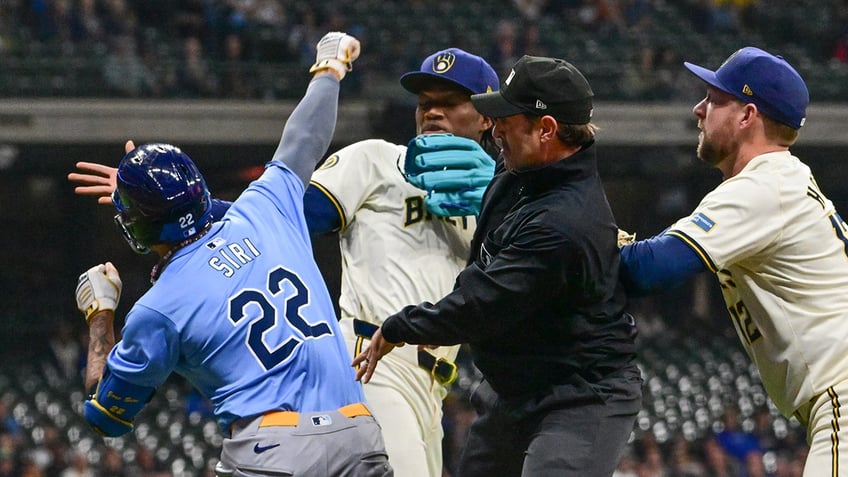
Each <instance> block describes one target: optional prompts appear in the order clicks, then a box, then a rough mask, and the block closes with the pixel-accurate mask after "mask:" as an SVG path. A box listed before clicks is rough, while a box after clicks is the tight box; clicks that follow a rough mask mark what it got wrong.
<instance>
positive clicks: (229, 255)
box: [205, 237, 262, 278]
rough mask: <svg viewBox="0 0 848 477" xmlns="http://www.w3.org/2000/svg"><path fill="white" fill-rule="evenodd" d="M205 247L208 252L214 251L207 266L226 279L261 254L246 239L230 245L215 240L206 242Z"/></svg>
mask: <svg viewBox="0 0 848 477" xmlns="http://www.w3.org/2000/svg"><path fill="white" fill-rule="evenodd" d="M205 246H206V248H208V249H210V250H216V254H215V256H213V257H212V258H210V259H209V262H207V263H208V264H209V266H210V267H212V268H214V269H215V270H218V271H219V272H222V273H223V274H224V276H225V277H228V278H229V277H231V276H233V274H235V272H236V270H238V269H240V268H241V267H242V266H244V265H246V264H248V263H250V262H252V261H253V260H254V259H255V258H256V257H258V256H259V255H261V254H262V252H260V251H259V249H258V248H256V246H255V245H253V242H251V241H250V239H249V238H247V237H245V238H243V239H241V241H239V242H230V243H227V242H226V241H225V240H224V239H222V238H216V239H214V240H211V241H209V242H207V243H206V244H205Z"/></svg>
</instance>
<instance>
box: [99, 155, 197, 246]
mask: <svg viewBox="0 0 848 477" xmlns="http://www.w3.org/2000/svg"><path fill="white" fill-rule="evenodd" d="M117 179H118V180H117V182H118V186H117V188H116V189H115V192H114V193H113V194H112V203H113V204H114V205H115V209H116V210H117V211H118V215H117V216H116V217H115V222H116V223H117V224H118V227H119V228H120V229H121V232H122V233H123V234H124V237H125V238H126V239H127V241H128V242H129V244H130V246H131V247H132V248H133V250H135V251H136V252H139V253H146V252H148V251H149V249H150V246H151V245H154V244H159V243H163V244H174V243H180V242H182V241H184V240H187V239H189V238H191V237H193V236H194V235H196V234H197V233H200V232H201V231H202V230H204V229H205V228H206V226H207V225H208V224H209V223H210V222H211V221H212V200H211V197H210V193H209V189H208V187H207V186H206V181H205V179H204V178H203V175H202V174H201V173H200V170H199V169H198V168H197V166H196V165H195V164H194V162H193V161H192V160H191V158H189V157H188V156H187V155H186V154H184V153H183V152H182V151H181V150H180V149H179V148H176V147H174V146H171V145H168V144H146V145H143V146H139V147H137V148H135V149H133V150H132V151H130V152H129V153H127V154H126V155H125V156H124V158H123V159H121V162H120V164H119V165H118V174H117Z"/></svg>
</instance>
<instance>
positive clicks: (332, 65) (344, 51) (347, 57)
mask: <svg viewBox="0 0 848 477" xmlns="http://www.w3.org/2000/svg"><path fill="white" fill-rule="evenodd" d="M316 50H317V52H316V54H315V64H313V65H312V67H311V68H309V72H310V73H314V72H316V71H321V70H327V69H329V70H333V71H335V72H336V74H337V75H338V77H339V79H340V80H341V79H342V78H344V76H345V74H346V73H347V72H348V71H351V70H352V69H353V61H354V60H355V59H357V58H359V40H357V39H356V38H354V37H352V36H350V35H348V34H347V33H342V32H340V31H331V32H330V33H327V34H326V35H324V37H323V38H321V40H319V41H318V45H317V46H316Z"/></svg>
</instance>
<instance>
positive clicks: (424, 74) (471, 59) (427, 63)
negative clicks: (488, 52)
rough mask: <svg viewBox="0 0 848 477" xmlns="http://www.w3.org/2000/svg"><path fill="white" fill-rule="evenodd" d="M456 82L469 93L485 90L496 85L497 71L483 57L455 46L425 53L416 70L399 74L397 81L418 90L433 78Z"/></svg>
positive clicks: (416, 92)
mask: <svg viewBox="0 0 848 477" xmlns="http://www.w3.org/2000/svg"><path fill="white" fill-rule="evenodd" d="M434 79H435V80H437V81H438V80H444V81H449V82H451V83H454V84H456V85H459V86H461V87H463V88H465V89H467V90H468V91H470V92H471V94H478V93H488V92H491V91H494V90H497V89H498V74H497V73H495V70H494V69H493V68H492V66H491V65H490V64H489V63H487V62H486V60H484V59H483V58H481V57H479V56H477V55H472V54H471V53H468V52H467V51H465V50H461V49H459V48H448V49H447V50H442V51H438V52H436V53H433V54H432V55H430V56H428V57H427V58H426V59H425V60H424V61H423V62H422V63H421V69H419V70H418V71H410V72H409V73H406V74H405V75H403V76H401V77H400V84H401V86H403V87H404V89H406V90H407V91H409V92H410V93H415V94H418V93H419V92H421V90H422V89H424V88H425V87H427V85H429V84H432V83H433V80H434Z"/></svg>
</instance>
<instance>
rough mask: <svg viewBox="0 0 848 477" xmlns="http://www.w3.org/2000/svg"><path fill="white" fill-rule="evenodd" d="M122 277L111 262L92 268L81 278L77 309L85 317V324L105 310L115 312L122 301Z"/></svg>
mask: <svg viewBox="0 0 848 477" xmlns="http://www.w3.org/2000/svg"><path fill="white" fill-rule="evenodd" d="M121 286H122V285H121V277H120V275H118V269H116V268H115V266H114V265H112V263H111V262H106V263H105V264H100V265H96V266H94V267H91V268H89V269H88V271H86V272H85V273H83V274H82V275H80V276H79V281H78V282H77V293H76V295H77V308H79V311H81V312H82V314H83V315H85V322H86V323H88V321H89V320H90V319H91V317H92V316H94V314H95V313H97V312H98V311H103V310H111V311H115V308H117V307H118V301H119V300H120V299H121Z"/></svg>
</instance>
